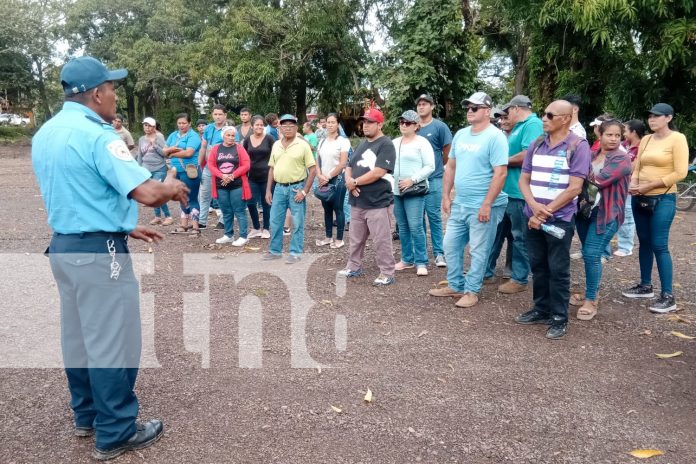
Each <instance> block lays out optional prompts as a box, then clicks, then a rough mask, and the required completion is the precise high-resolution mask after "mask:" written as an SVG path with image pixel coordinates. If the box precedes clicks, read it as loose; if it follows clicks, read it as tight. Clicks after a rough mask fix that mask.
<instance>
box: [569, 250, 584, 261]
mask: <svg viewBox="0 0 696 464" xmlns="http://www.w3.org/2000/svg"><path fill="white" fill-rule="evenodd" d="M570 259H582V251H576V252H575V253H571V254H570Z"/></svg>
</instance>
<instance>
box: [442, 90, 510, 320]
mask: <svg viewBox="0 0 696 464" xmlns="http://www.w3.org/2000/svg"><path fill="white" fill-rule="evenodd" d="M462 104H463V105H464V107H465V108H466V110H467V112H466V119H467V121H469V123H470V124H471V125H470V126H469V127H466V128H464V129H460V130H459V131H458V132H457V134H456V135H455V136H454V139H453V140H452V150H451V151H450V157H449V161H448V162H447V169H445V177H444V180H443V183H442V189H443V191H444V192H451V191H452V187H454V188H455V190H456V198H455V199H454V204H453V203H452V198H451V197H450V195H449V194H446V195H443V197H442V210H443V211H444V212H445V213H446V214H450V213H451V214H450V216H449V219H448V220H447V231H446V232H445V240H444V245H445V246H444V248H445V258H446V259H447V282H448V286H447V287H444V288H437V289H433V290H430V295H432V296H437V297H457V298H459V300H458V301H457V302H456V303H455V304H456V306H458V307H462V308H468V307H471V306H474V305H475V304H476V303H478V300H479V298H478V293H479V292H480V291H481V286H482V285H483V276H484V274H485V272H486V267H487V265H488V256H489V255H490V251H491V246H492V245H493V240H494V238H495V232H496V229H497V227H498V223H500V220H501V219H502V218H503V214H504V213H505V207H506V205H507V194H506V193H505V192H502V189H503V184H504V183H505V178H506V177H507V164H508V143H507V139H506V137H505V134H503V132H502V131H501V130H500V129H498V128H497V127H495V126H494V125H492V124H491V119H490V116H491V111H492V108H493V100H492V99H491V97H489V96H488V95H486V94H485V93H484V92H476V93H474V94H473V95H472V96H470V97H469V98H467V99H466V100H464V101H463V102H462ZM467 245H469V249H470V253H471V266H470V268H469V272H468V273H467V274H466V277H464V275H463V274H464V272H463V271H464V270H463V264H464V249H465V248H466V246H467Z"/></svg>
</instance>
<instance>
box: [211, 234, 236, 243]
mask: <svg viewBox="0 0 696 464" xmlns="http://www.w3.org/2000/svg"><path fill="white" fill-rule="evenodd" d="M232 242H234V239H233V238H232V237H228V236H227V235H223V236H222V237H220V238H219V239H217V240H215V243H217V244H218V245H223V244H225V243H232Z"/></svg>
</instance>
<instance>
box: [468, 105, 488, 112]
mask: <svg viewBox="0 0 696 464" xmlns="http://www.w3.org/2000/svg"><path fill="white" fill-rule="evenodd" d="M481 108H486V107H485V106H467V107H466V111H467V113H468V112H469V111H471V112H472V113H475V112H477V111H478V110H480V109H481Z"/></svg>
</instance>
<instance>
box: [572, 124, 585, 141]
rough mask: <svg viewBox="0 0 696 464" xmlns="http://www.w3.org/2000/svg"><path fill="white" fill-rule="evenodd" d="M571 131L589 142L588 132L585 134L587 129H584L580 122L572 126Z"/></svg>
mask: <svg viewBox="0 0 696 464" xmlns="http://www.w3.org/2000/svg"><path fill="white" fill-rule="evenodd" d="M569 129H570V131H571V132H573V133H574V134H575V135H577V136H578V137H580V138H581V139H585V140H587V132H585V128H584V127H582V124H580V122H576V123H575V124H573V125H572V126H570V128H569Z"/></svg>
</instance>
